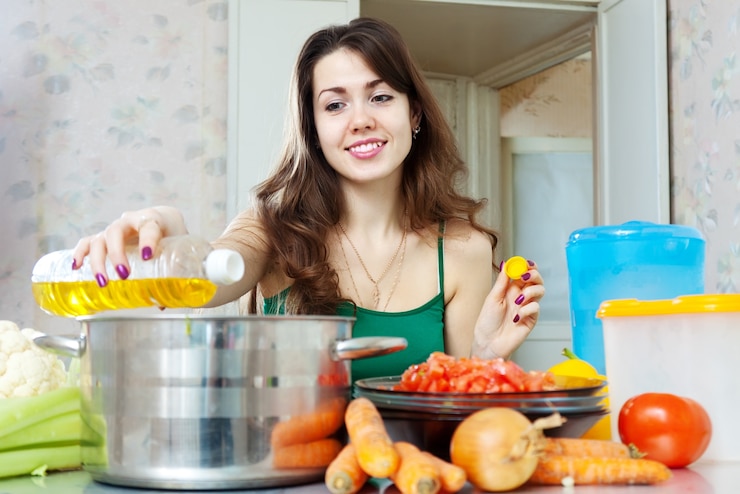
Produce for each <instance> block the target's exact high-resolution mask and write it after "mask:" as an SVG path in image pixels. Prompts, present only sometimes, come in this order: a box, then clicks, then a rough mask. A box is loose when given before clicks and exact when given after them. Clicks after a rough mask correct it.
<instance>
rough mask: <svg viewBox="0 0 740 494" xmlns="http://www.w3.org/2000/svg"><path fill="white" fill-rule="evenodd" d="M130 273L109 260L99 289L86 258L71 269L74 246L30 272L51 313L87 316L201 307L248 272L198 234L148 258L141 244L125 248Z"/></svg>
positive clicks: (174, 240) (236, 257) (165, 244)
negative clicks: (118, 270)
mask: <svg viewBox="0 0 740 494" xmlns="http://www.w3.org/2000/svg"><path fill="white" fill-rule="evenodd" d="M126 252H127V256H128V262H129V266H130V268H131V269H130V274H129V276H128V278H127V279H125V280H122V279H119V278H117V277H116V275H115V272H116V271H115V269H114V267H113V266H112V265H111V262H110V260H108V261H107V262H106V273H107V276H108V277H110V280H109V282H108V284H107V285H106V286H104V287H100V286H99V285H98V283H97V282H96V281H95V273H93V272H92V269H91V268H90V262H89V258H88V257H85V260H84V261H83V264H82V266H81V267H80V268H79V269H74V270H73V269H72V260H73V258H72V250H60V251H56V252H51V253H49V254H46V255H45V256H43V257H42V258H41V259H39V260H38V261H37V262H36V265H35V266H34V268H33V274H32V276H31V283H32V289H33V296H34V298H35V299H36V303H38V305H39V306H40V307H41V308H42V309H43V310H44V311H46V312H48V313H50V314H54V315H58V316H71V317H77V316H84V315H89V314H94V313H97V312H101V311H107V310H118V309H133V308H141V307H152V306H155V307H168V308H182V307H199V306H202V305H204V304H206V303H207V302H208V301H209V300H211V298H213V295H214V294H215V293H216V287H217V285H229V284H232V283H235V282H237V281H239V280H240V279H241V278H242V276H243V274H244V260H243V259H242V257H241V255H240V254H239V253H238V252H236V251H233V250H229V249H214V248H213V247H212V246H211V245H210V243H209V242H208V241H206V240H204V239H202V238H199V237H196V236H193V235H181V236H173V237H164V238H162V239H161V240H160V242H159V244H158V246H157V250H156V252H154V255H153V256H152V258H151V259H149V260H146V261H144V260H142V259H141V256H140V254H139V251H138V246H136V245H131V246H128V247H127V249H126Z"/></svg>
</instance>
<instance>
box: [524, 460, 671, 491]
mask: <svg viewBox="0 0 740 494" xmlns="http://www.w3.org/2000/svg"><path fill="white" fill-rule="evenodd" d="M672 475H673V474H672V473H671V470H670V469H669V468H668V467H667V466H665V465H663V464H662V463H659V462H657V461H653V460H646V459H644V458H596V457H590V458H589V457H577V456H558V455H552V456H543V457H542V458H540V461H539V462H538V463H537V468H536V469H535V471H534V473H533V474H532V476H531V477H530V479H529V482H530V483H532V484H545V485H561V484H562V483H563V479H565V478H568V477H570V478H571V479H572V480H573V483H574V484H575V485H585V484H657V483H659V482H663V481H664V480H668V479H669V478H671V476H672Z"/></svg>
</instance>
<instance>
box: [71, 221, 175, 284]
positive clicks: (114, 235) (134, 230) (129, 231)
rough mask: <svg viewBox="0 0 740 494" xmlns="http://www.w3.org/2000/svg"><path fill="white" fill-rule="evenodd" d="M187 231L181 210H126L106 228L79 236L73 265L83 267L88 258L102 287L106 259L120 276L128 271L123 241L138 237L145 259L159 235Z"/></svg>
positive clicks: (152, 250)
mask: <svg viewBox="0 0 740 494" xmlns="http://www.w3.org/2000/svg"><path fill="white" fill-rule="evenodd" d="M186 233H188V230H187V228H186V226H185V220H184V218H183V216H182V213H181V212H180V211H179V210H177V209H175V208H173V207H170V206H156V207H152V208H146V209H139V210H137V211H126V212H125V213H123V214H122V215H121V217H120V218H118V219H117V220H115V221H113V222H112V223H111V224H110V225H108V226H107V227H106V229H105V230H103V231H102V232H100V233H98V234H96V235H90V236H88V237H84V238H81V239H80V240H79V242H77V245H76V246H75V248H74V266H75V267H80V266H82V261H83V259H84V258H85V256H87V257H89V258H90V267H91V269H92V272H93V273H95V278H96V280H97V282H98V285H100V286H101V287H102V286H105V285H106V284H107V283H108V279H109V276H111V273H106V270H105V259H106V257H107V258H109V259H110V261H111V264H113V266H115V268H116V273H117V275H118V277H119V278H120V279H124V280H125V279H126V278H128V276H129V274H130V273H131V266H129V263H128V258H127V257H126V250H125V249H126V247H125V246H126V243H127V241H128V240H129V239H132V238H135V237H137V236H138V238H139V252H140V253H141V258H142V259H144V260H147V259H149V258H151V256H152V253H153V252H155V251H156V248H157V244H158V243H159V241H160V239H161V238H162V237H168V236H172V235H184V234H186Z"/></svg>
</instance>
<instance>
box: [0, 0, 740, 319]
mask: <svg viewBox="0 0 740 494" xmlns="http://www.w3.org/2000/svg"><path fill="white" fill-rule="evenodd" d="M227 3H228V0H157V1H156V2H152V1H144V0H129V1H127V2H112V1H109V0H65V1H64V2H58V1H53V0H4V1H3V2H2V6H0V231H1V232H2V234H3V236H4V239H3V242H2V245H1V246H0V319H10V320H13V321H15V322H16V323H18V324H19V325H21V326H32V327H36V328H37V329H40V330H44V331H48V332H64V331H68V330H70V329H71V328H75V329H76V324H74V323H75V322H74V321H70V320H62V319H61V318H57V317H53V316H49V315H46V314H45V313H43V312H42V311H40V310H39V309H38V307H37V306H36V304H35V302H34V300H33V297H32V295H31V288H30V274H31V271H32V268H33V264H34V263H35V261H36V260H37V259H38V258H39V257H40V256H41V255H43V254H45V253H46V252H49V251H52V250H57V249H62V248H71V247H73V245H74V243H75V242H76V241H77V239H78V238H80V237H81V236H83V235H88V234H91V233H94V232H97V231H99V230H100V229H102V228H103V227H104V225H106V224H107V223H109V222H110V221H111V220H113V219H115V218H116V217H117V216H118V215H120V213H121V212H122V211H125V210H128V209H136V208H139V207H144V206H147V205H152V204H158V203H167V204H172V205H174V206H177V207H179V208H180V209H181V210H182V211H183V212H184V214H185V216H186V220H187V222H188V225H189V227H190V230H191V231H192V232H194V233H198V234H200V235H202V236H204V237H206V238H213V237H215V236H216V235H218V233H220V232H221V230H222V229H223V228H224V226H225V224H226V222H227V218H226V217H225V214H226V213H225V202H226V176H225V164H226V154H227V144H226V120H227V117H226V114H227V101H226V97H227V91H226V84H227V48H228V47H227V41H228V32H227V17H228V9H227ZM668 8H669V40H668V42H669V48H670V67H669V70H670V72H669V90H670V110H671V129H670V132H671V135H670V139H671V150H670V153H671V166H672V173H671V186H672V192H671V196H672V213H673V220H672V221H673V222H674V223H680V224H687V225H692V226H696V227H697V228H699V229H700V230H701V231H702V232H703V234H704V235H705V237H706V239H707V262H706V270H707V277H706V288H707V291H710V292H738V287H739V286H740V231H739V230H740V138H738V136H737V129H738V128H740V76H739V75H738V74H739V73H740V65H739V62H738V61H737V60H736V49H735V47H736V46H738V36H740V34H739V33H738V31H739V29H738V27H739V22H740V7H738V5H737V3H736V2H726V1H722V0H668ZM563 75H567V76H568V77H569V78H571V79H562V77H563ZM572 78H578V79H579V80H582V81H585V82H584V84H588V82H587V81H588V80H589V79H590V73H589V71H588V67H587V64H585V63H584V62H579V61H574V62H572V63H569V64H568V65H565V66H564V67H560V68H559V69H558V70H557V71H551V72H544V73H542V74H538V75H537V76H534V78H531V79H530V80H529V81H525V82H524V83H523V84H521V85H516V86H512V87H511V88H507V89H506V90H504V91H502V109H503V110H504V112H507V111H509V110H512V109H515V110H516V111H517V112H518V113H519V115H520V116H521V115H524V117H525V120H523V121H518V122H508V123H506V126H507V128H510V127H511V125H522V126H523V127H521V128H525V129H529V130H528V132H530V133H535V132H537V133H539V132H541V130H539V129H538V127H537V125H538V123H539V122H538V119H543V118H546V117H547V116H548V115H550V114H553V113H556V114H559V115H561V116H562V115H564V114H563V113H562V111H563V108H564V107H566V106H567V107H571V108H580V111H576V112H575V113H572V114H569V115H568V118H567V121H568V125H569V127H567V128H565V127H563V128H561V129H558V131H557V132H554V133H553V132H546V133H545V134H544V135H546V136H553V135H561V136H569V137H570V136H586V135H589V130H588V129H589V126H590V123H589V122H590V118H591V115H590V113H591V112H590V104H591V102H590V101H586V100H584V99H583V98H586V99H589V98H590V92H586V91H580V92H574V91H572V88H573V87H574V86H572V85H571V84H570V83H568V82H566V81H567V80H571V81H572ZM548 86H549V87H550V88H553V87H555V88H559V89H555V90H550V89H547V87H548ZM569 89H570V91H569ZM578 98H581V99H580V100H579V99H578ZM571 105H573V106H571ZM579 105H580V106H579ZM585 105H589V106H588V107H589V110H588V111H585V110H584V109H585ZM505 118H507V117H506V116H505ZM512 133H513V134H516V133H517V131H516V130H514V131H512ZM540 135H543V134H540Z"/></svg>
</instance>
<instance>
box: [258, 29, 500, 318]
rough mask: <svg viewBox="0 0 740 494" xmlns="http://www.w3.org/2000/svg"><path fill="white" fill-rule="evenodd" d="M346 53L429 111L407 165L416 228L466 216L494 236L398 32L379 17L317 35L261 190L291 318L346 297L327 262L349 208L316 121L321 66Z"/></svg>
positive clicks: (304, 52) (405, 186) (297, 71)
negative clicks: (332, 237) (288, 283)
mask: <svg viewBox="0 0 740 494" xmlns="http://www.w3.org/2000/svg"><path fill="white" fill-rule="evenodd" d="M339 49H347V50H350V51H352V52H354V53H356V54H358V55H360V56H361V57H362V58H363V59H364V60H365V62H366V63H367V64H368V66H369V67H370V68H371V69H372V70H373V71H374V72H376V73H377V74H378V75H379V76H380V78H381V79H383V80H384V81H385V82H386V83H387V84H388V85H390V86H391V87H392V88H393V89H394V90H396V91H399V92H401V93H403V94H406V95H407V96H408V98H409V103H410V105H411V108H419V109H420V110H421V112H422V118H421V122H420V127H421V129H420V132H419V133H418V135H417V137H416V139H414V141H413V144H412V147H411V151H410V152H409V154H408V156H407V157H406V159H405V162H404V165H403V178H402V184H401V189H402V191H403V198H404V202H405V207H406V211H407V214H408V218H409V224H410V227H411V228H412V229H413V230H415V231H417V232H421V231H422V230H426V231H430V230H431V229H435V230H436V229H437V226H438V225H439V223H440V222H442V221H447V220H450V219H453V218H461V219H465V220H467V221H469V222H470V223H471V224H472V225H473V227H474V228H476V229H478V230H480V231H483V232H486V233H487V234H489V235H490V237H491V243H492V248H494V249H495V247H496V243H497V237H496V233H495V232H494V231H493V230H490V229H488V228H486V227H484V226H483V225H481V224H479V223H478V222H477V221H476V216H477V215H478V213H479V212H480V211H481V209H482V208H483V207H484V206H485V200H484V199H481V200H475V199H473V198H470V197H466V196H464V195H462V194H460V193H459V192H458V190H459V187H460V186H461V185H462V183H463V181H464V180H465V179H466V176H467V172H468V170H467V167H466V166H465V163H464V162H463V160H462V158H461V157H460V154H459V151H458V149H457V145H456V143H455V136H454V134H453V133H452V130H451V129H450V127H449V125H448V124H447V121H446V120H445V117H444V114H443V113H442V111H441V109H440V107H439V105H438V104H437V101H436V99H435V98H434V95H433V93H432V91H431V90H430V88H429V86H428V85H427V83H426V81H425V79H424V77H423V76H422V74H421V71H420V70H419V68H418V67H417V65H416V63H415V62H414V60H413V58H412V56H411V54H410V53H409V50H408V48H407V46H406V44H405V42H404V41H403V39H402V37H401V35H400V34H399V33H398V31H397V30H396V29H395V28H394V27H392V26H391V25H390V24H388V23H386V22H384V21H381V20H378V19H372V18H358V19H355V20H353V21H351V22H350V23H349V24H346V25H336V26H330V27H327V28H325V29H322V30H320V31H318V32H316V33H314V34H313V35H312V36H311V37H309V38H308V40H307V41H306V42H305V44H304V45H303V48H302V49H301V52H300V54H299V56H298V60H297V62H296V65H295V68H294V72H293V79H292V81H291V88H290V109H289V114H288V121H287V122H286V129H285V143H284V146H283V151H282V155H281V157H280V159H279V161H278V163H277V168H276V169H275V170H274V172H273V173H272V174H271V176H270V177H269V178H268V179H267V180H265V181H264V182H262V183H261V184H260V185H259V186H258V187H257V188H256V191H255V192H256V210H257V213H258V215H259V216H260V218H261V220H262V221H263V224H264V228H265V231H266V235H267V237H268V241H269V243H270V245H271V247H272V248H273V250H274V253H275V258H276V262H277V267H278V268H279V269H280V270H281V271H282V272H284V273H285V274H286V275H287V276H288V277H290V278H292V279H293V280H294V284H293V286H292V288H291V290H290V293H289V295H288V298H287V300H286V312H288V313H297V314H333V313H335V312H336V309H337V306H338V304H339V303H340V302H341V301H342V300H343V299H342V298H341V296H340V294H339V286H338V277H337V274H336V271H335V270H334V268H333V267H332V266H331V265H330V264H329V262H328V249H327V242H326V240H327V236H328V232H329V231H330V229H332V228H333V227H334V225H336V224H337V222H338V221H339V219H340V213H341V211H342V210H343V208H344V203H343V202H344V199H343V195H342V193H341V191H340V189H339V180H338V177H337V173H336V172H335V171H334V169H332V167H331V166H330V165H329V163H328V162H327V161H326V159H325V158H324V155H323V153H322V152H321V149H319V147H318V137H317V131H316V127H315V123H314V107H313V91H312V83H313V75H314V67H315V66H316V64H317V62H318V61H319V60H321V59H322V58H323V57H325V56H327V55H329V54H331V53H333V52H335V51H337V50H339Z"/></svg>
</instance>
